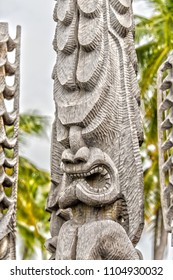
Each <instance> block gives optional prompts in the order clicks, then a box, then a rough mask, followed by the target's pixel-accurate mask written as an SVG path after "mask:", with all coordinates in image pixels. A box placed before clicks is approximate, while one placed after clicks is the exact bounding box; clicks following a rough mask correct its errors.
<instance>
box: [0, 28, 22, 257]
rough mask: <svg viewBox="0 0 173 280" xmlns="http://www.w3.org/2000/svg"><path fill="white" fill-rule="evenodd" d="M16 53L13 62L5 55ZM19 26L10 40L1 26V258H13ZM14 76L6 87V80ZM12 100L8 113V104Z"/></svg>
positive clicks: (16, 165)
mask: <svg viewBox="0 0 173 280" xmlns="http://www.w3.org/2000/svg"><path fill="white" fill-rule="evenodd" d="M12 51H14V52H15V62H14V63H10V62H9V61H8V52H12ZM19 57H20V27H19V26H18V27H17V36H16V39H15V40H12V39H11V38H10V36H9V34H8V24H7V23H0V259H15V227H16V203H17V174H18V130H19V78H20V76H19V62H20V61H19V60H20V58H19ZM8 76H12V77H14V85H12V86H9V85H8V82H7V77H8ZM9 101H13V110H12V112H9V110H8V107H9V106H8V102H9Z"/></svg>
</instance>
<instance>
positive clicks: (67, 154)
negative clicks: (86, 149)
mask: <svg viewBox="0 0 173 280" xmlns="http://www.w3.org/2000/svg"><path fill="white" fill-rule="evenodd" d="M61 160H62V162H63V163H74V154H73V153H72V151H71V150H70V149H66V150H64V152H63V153H62V157H61Z"/></svg>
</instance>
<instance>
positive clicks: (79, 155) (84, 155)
mask: <svg viewBox="0 0 173 280" xmlns="http://www.w3.org/2000/svg"><path fill="white" fill-rule="evenodd" d="M89 154H90V151H89V149H88V148H87V147H86V146H85V147H82V148H80V149H79V150H78V151H77V152H76V154H75V155H74V154H73V153H72V151H71V150H70V149H66V150H65V151H64V152H63V153H62V157H61V160H62V162H63V163H65V164H68V163H80V162H87V161H88V158H89Z"/></svg>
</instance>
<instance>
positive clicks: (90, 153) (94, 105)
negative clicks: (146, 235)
mask: <svg viewBox="0 0 173 280" xmlns="http://www.w3.org/2000/svg"><path fill="white" fill-rule="evenodd" d="M60 10H61V11H62V12H60ZM54 19H55V21H56V22H57V27H56V31H55V38H54V41H53V45H54V49H55V51H56V53H57V61H56V63H55V67H54V70H53V75H52V76H53V79H54V100H55V107H56V113H55V122H54V125H53V137H52V187H51V191H50V194H49V197H48V203H47V209H48V210H49V211H50V212H52V213H54V212H55V211H58V214H57V216H58V217H59V218H61V217H60V216H61V214H60V213H61V211H62V210H63V209H66V208H67V209H71V211H72V216H71V218H70V221H69V223H68V222H67V221H66V220H64V224H63V226H62V228H61V229H60V230H59V234H58V232H57V236H58V243H57V244H58V245H57V249H56V250H57V254H55V255H54V257H55V258H58V259H63V258H68V257H69V258H70V254H71V256H72V255H73V257H74V255H75V254H74V252H73V253H72V251H71V253H70V252H68V254H69V255H68V257H67V256H65V255H64V254H63V250H62V249H61V250H60V249H58V248H59V246H60V247H61V248H62V246H66V245H65V244H66V243H65V242H66V241H65V240H66V239H65V238H64V241H63V244H64V245H63V244H61V237H59V236H62V235H63V232H64V230H65V228H66V226H67V227H68V228H69V227H70V224H71V226H72V227H73V225H74V227H75V223H77V224H79V225H78V230H77V231H74V233H73V234H74V235H75V236H76V237H73V238H74V240H76V239H75V238H77V240H78V241H77V243H75V242H76V241H75V242H74V244H76V245H74V246H73V249H72V248H71V249H70V248H69V250H77V249H76V248H77V247H78V244H79V242H80V238H79V232H80V230H81V228H82V227H83V228H85V226H86V228H87V224H88V223H89V224H90V223H91V221H93V222H94V221H95V223H96V224H97V221H99V223H102V222H101V221H102V220H103V223H104V220H109V221H107V222H108V223H109V222H110V223H111V224H112V223H114V224H115V225H114V226H113V228H115V229H114V230H113V229H112V226H111V229H110V236H112V234H113V236H114V237H110V239H111V240H114V241H111V242H113V243H112V246H115V247H116V246H118V245H117V244H116V241H115V240H116V234H118V231H120V232H123V234H124V229H125V232H126V237H125V235H124V238H125V239H124V240H126V241H124V244H125V243H126V242H127V243H126V244H131V245H130V247H128V245H127V247H128V248H132V247H133V246H135V245H136V244H137V242H138V241H139V238H140V235H141V232H142V229H143V174H142V173H143V172H142V164H141V158H140V151H139V144H140V143H141V142H142V140H143V133H142V126H141V120H140V111H139V104H140V94H139V89H138V84H137V78H136V72H137V60H136V53H135V48H134V38H133V35H134V22H133V14H132V4H131V1H129V0H104V1H103V0H97V1H95V0H92V1H91V0H89V1H87V2H86V1H84V0H77V1H76V0H71V1H70V0H69V1H67V0H66V1H57V3H56V5H55V10H54ZM117 205H118V206H117ZM107 207H108V208H109V210H108V208H107ZM117 209H118V210H117ZM120 209H121V210H120ZM117 223H119V225H117ZM88 227H89V225H88ZM96 227H97V226H96ZM91 228H92V225H91ZM113 231H114V233H111V232H113ZM87 234H88V233H86V236H85V237H84V239H85V238H87ZM108 236H109V232H108ZM88 238H89V236H88ZM88 240H90V239H88ZM50 242H51V241H50ZM68 242H69V246H71V245H70V244H71V243H70V242H71V241H67V243H68ZM98 242H99V241H98ZM111 242H110V244H111ZM114 242H115V244H114ZM96 244H98V243H97V242H96V243H95V246H96ZM132 244H133V245H132ZM67 246H68V245H67ZM131 246H132V247H131ZM47 247H48V244H47ZM74 248H75V249H74ZM133 249H134V247H133ZM93 250H94V249H93ZM129 250H131V249H129ZM79 251H80V250H79ZM132 251H133V250H132ZM60 252H61V253H60ZM133 252H134V251H133ZM105 254H106V253H105ZM128 254H131V253H130V252H128V253H127V255H128ZM127 255H126V256H127ZM132 255H133V257H134V256H135V254H132ZM132 255H131V256H132ZM75 256H76V257H77V255H75ZM108 256H109V254H108ZM108 256H106V255H105V256H104V258H105V259H107V258H109V257H108ZM124 256H125V255H124ZM90 257H91V255H90ZM90 257H89V258H90ZM133 257H132V258H133ZM77 258H78V259H85V258H86V259H87V258H88V256H87V255H86V256H85V254H83V255H81V254H80V252H79V253H78V257H77ZM93 258H95V257H94V256H93ZM99 258H100V257H99ZM110 258H112V259H113V258H117V256H115V255H112V257H111V256H110ZM121 258H123V256H122V255H121ZM124 258H126V257H124ZM134 258H136V257H134Z"/></svg>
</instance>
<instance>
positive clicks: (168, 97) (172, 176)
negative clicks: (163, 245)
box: [157, 56, 173, 246]
mask: <svg viewBox="0 0 173 280" xmlns="http://www.w3.org/2000/svg"><path fill="white" fill-rule="evenodd" d="M165 74H167V76H166V78H164V77H165ZM172 82H173V57H172V56H171V57H169V58H168V59H167V61H165V62H164V63H163V64H162V65H161V66H160V68H159V70H158V79H157V106H158V148H159V173H160V187H161V204H162V212H163V220H164V226H165V230H166V231H167V232H170V233H171V232H172V233H173V225H172V222H173V171H172V170H173V169H172V168H173V155H172V146H173V120H172V116H173V102H172V101H173V83H172ZM172 246H173V244H172Z"/></svg>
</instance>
